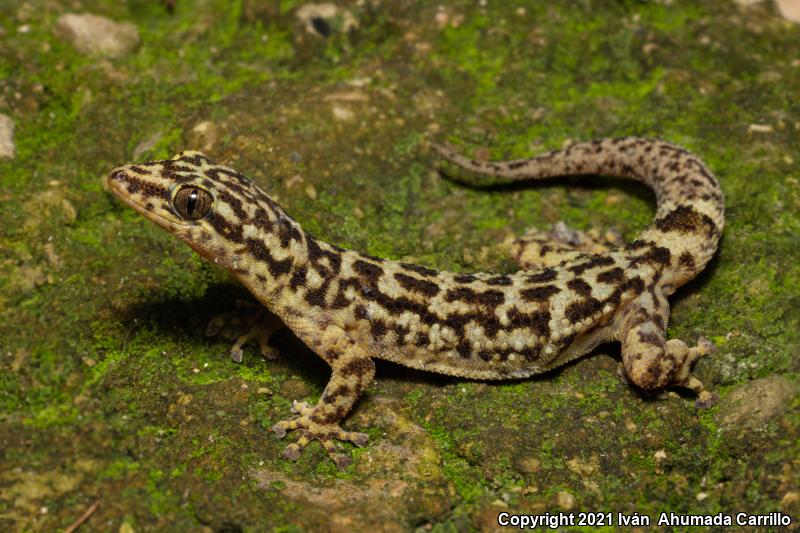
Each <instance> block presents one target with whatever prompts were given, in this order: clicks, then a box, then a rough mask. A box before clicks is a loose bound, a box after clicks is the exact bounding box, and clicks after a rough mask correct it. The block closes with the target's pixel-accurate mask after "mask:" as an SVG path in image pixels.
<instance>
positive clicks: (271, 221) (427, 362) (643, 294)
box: [107, 137, 724, 466]
mask: <svg viewBox="0 0 800 533" xmlns="http://www.w3.org/2000/svg"><path fill="white" fill-rule="evenodd" d="M434 147H435V148H436V149H437V150H438V151H439V152H440V153H441V155H443V156H444V157H445V158H446V159H448V160H449V161H451V162H452V163H454V164H455V165H457V166H458V167H462V168H464V169H466V170H468V171H471V172H472V173H474V174H478V175H484V176H490V177H491V178H490V179H491V183H504V182H511V181H515V180H521V179H539V178H548V177H556V176H561V175H612V176H621V177H628V178H632V179H635V180H637V181H640V182H642V183H644V184H645V185H647V186H649V187H650V188H651V189H653V190H654V191H655V194H656V199H657V212H656V218H655V220H654V221H653V223H651V224H650V225H649V226H648V227H647V228H646V229H645V230H644V231H643V232H642V233H641V235H640V236H639V238H638V239H636V240H635V241H634V242H633V243H630V244H627V245H625V246H622V247H618V248H616V249H611V250H607V251H604V252H601V253H585V252H581V251H580V250H576V249H570V247H569V245H567V244H564V243H561V244H553V245H549V244H548V243H544V242H540V241H537V240H535V239H534V240H530V241H527V242H526V241H525V240H524V239H523V240H522V241H520V243H519V246H518V251H519V253H518V254H517V255H518V259H519V261H520V264H521V266H522V268H523V269H522V270H520V271H518V272H516V273H513V274H490V273H476V274H459V273H453V272H447V271H440V270H434V269H430V268H427V267H423V266H418V265H413V264H408V263H403V262H398V261H393V260H389V259H381V258H376V257H372V256H369V255H365V254H362V253H359V252H357V251H352V250H345V249H342V248H339V247H337V246H334V245H331V244H328V243H325V242H323V241H321V240H319V239H316V238H315V237H313V236H312V235H310V234H308V233H306V232H305V231H303V229H302V228H301V227H300V225H299V224H298V223H297V222H296V221H295V220H294V219H292V218H291V217H290V216H289V215H288V214H286V212H285V211H284V210H283V209H282V208H281V207H280V206H279V205H278V204H277V203H275V202H274V201H273V200H272V199H271V198H270V197H269V196H268V195H267V194H266V193H265V192H264V191H262V190H261V189H260V188H259V187H257V186H256V185H255V184H253V183H252V182H251V181H250V180H248V179H247V178H246V177H245V176H243V175H242V174H240V173H239V172H237V171H235V170H233V169H231V168H228V167H225V166H222V165H218V164H216V163H215V162H214V161H212V160H211V159H209V158H208V157H206V156H205V155H203V154H201V153H199V152H193V151H190V152H182V153H180V154H178V155H176V156H175V157H174V158H172V159H169V160H164V161H154V162H148V163H142V164H133V165H125V166H121V167H117V168H116V169H114V170H113V171H112V172H111V173H110V174H109V176H108V179H107V183H108V185H109V189H110V190H111V191H112V192H113V193H114V194H115V195H116V196H118V197H119V198H120V199H122V201H123V202H125V203H126V204H128V205H130V206H131V207H133V208H134V209H136V210H137V211H138V212H140V213H141V214H143V215H144V216H145V217H146V218H148V219H149V220H151V221H152V222H154V223H156V224H157V225H158V226H160V227H162V228H164V229H166V230H167V231H169V232H170V233H172V234H173V235H175V236H176V237H178V238H179V239H181V240H183V241H184V242H186V243H187V244H188V245H189V246H191V247H192V248H193V249H194V250H196V251H197V252H198V253H200V254H201V255H202V256H204V257H205V258H207V259H209V260H211V261H212V262H214V263H215V264H217V265H219V266H222V267H224V268H226V269H228V270H230V271H231V272H232V273H233V274H234V275H235V276H236V277H237V278H238V279H239V281H241V283H243V284H244V285H245V286H246V287H247V288H248V289H249V290H250V292H252V293H253V295H254V296H255V297H256V298H257V299H258V300H259V301H260V302H261V303H262V304H263V305H264V306H265V307H266V309H268V310H269V312H270V313H272V315H274V316H276V317H278V318H279V319H280V321H282V322H283V324H285V325H286V326H287V327H288V328H289V329H291V330H292V331H293V332H294V333H295V334H296V335H297V336H298V337H299V338H300V339H301V340H302V341H303V342H304V343H305V344H306V345H308V346H309V348H311V349H312V350H313V351H314V352H316V353H317V354H318V355H319V356H320V357H322V358H323V359H324V360H325V361H326V362H327V363H328V364H329V365H330V367H331V370H332V375H331V379H330V381H329V383H328V384H327V386H326V387H325V390H324V391H323V393H322V396H321V398H320V400H319V402H318V403H317V404H316V405H313V406H309V405H307V404H305V403H299V402H296V403H295V405H294V407H293V410H294V411H295V412H296V413H297V414H298V416H297V417H296V418H294V419H291V420H286V421H282V422H278V423H277V424H275V426H274V427H273V429H274V431H275V432H276V433H277V434H278V435H279V436H283V435H284V434H285V433H286V431H287V430H293V429H299V430H301V431H300V437H299V439H298V441H297V442H296V443H293V444H290V445H289V446H288V447H287V449H286V452H285V455H286V456H287V457H289V458H297V457H298V456H299V452H300V449H301V448H302V447H303V446H305V445H306V444H308V442H310V441H311V440H315V439H316V440H319V441H320V442H321V443H322V445H323V446H324V447H325V449H326V450H327V451H328V452H329V454H330V455H331V457H332V458H333V459H334V460H335V461H336V463H337V464H338V465H340V466H343V465H345V464H347V462H348V460H349V456H346V455H343V454H340V453H338V451H337V447H336V445H335V443H334V441H335V440H337V439H338V440H348V441H351V442H354V443H355V444H357V445H363V444H365V443H366V440H367V438H366V435H365V434H362V433H355V432H349V431H345V430H343V429H342V428H341V427H340V426H339V423H340V421H341V420H342V419H343V418H344V417H345V416H346V415H347V413H348V412H349V411H350V410H351V408H352V406H353V404H354V403H355V402H356V401H357V399H358V398H359V396H360V395H361V393H362V392H363V391H364V390H365V389H366V387H367V386H368V385H369V383H370V382H371V380H372V378H373V376H374V372H375V367H374V363H373V361H372V359H374V358H380V359H387V360H391V361H394V362H397V363H399V364H402V365H405V366H408V367H412V368H417V369H421V370H427V371H432V372H439V373H442V374H448V375H453V376H461V377H465V378H475V379H485V380H499V379H514V378H523V377H527V376H530V375H533V374H537V373H541V372H545V371H547V370H550V369H552V368H555V367H558V366H560V365H563V364H565V363H566V362H568V361H571V360H573V359H575V358H577V357H580V356H582V355H584V354H586V353H588V352H589V351H591V350H592V349H593V348H594V347H596V346H597V345H598V344H600V343H603V342H607V341H619V342H621V344H622V360H623V367H624V370H625V374H626V375H627V378H628V379H629V380H630V381H631V382H632V383H634V384H635V385H637V386H638V387H640V388H642V389H646V390H656V389H661V388H664V387H672V386H680V387H687V388H689V389H692V390H694V391H695V392H697V393H698V402H699V403H707V402H709V401H710V398H711V395H710V393H708V392H707V391H705V390H704V388H703V384H702V383H701V382H700V381H699V380H698V379H697V378H696V377H694V376H693V375H692V374H691V366H692V364H693V363H694V361H695V360H697V359H698V358H699V357H701V356H703V355H705V354H707V353H709V351H710V349H711V345H710V343H708V341H706V340H705V339H703V338H701V340H700V342H699V343H698V345H697V346H695V347H692V348H690V347H688V346H687V345H686V344H685V343H684V342H683V341H681V340H677V339H671V340H667V339H666V338H665V332H666V325H667V321H668V318H669V304H668V302H667V297H668V296H669V295H670V294H672V293H673V292H674V291H675V290H676V289H677V288H678V287H679V286H680V285H682V284H684V283H686V282H687V281H688V280H690V279H691V278H693V277H694V276H695V275H697V273H698V272H700V271H701V270H702V269H703V267H704V266H705V265H706V264H707V263H708V261H709V260H710V259H711V257H712V256H713V254H714V253H715V251H716V249H717V244H718V241H719V238H720V235H721V233H722V229H723V225H724V204H723V198H722V193H721V191H720V188H719V184H718V183H717V180H716V179H715V178H714V176H713V175H712V174H711V173H710V172H709V171H708V169H707V168H706V167H705V165H704V164H703V163H702V162H701V161H700V160H699V159H698V158H697V157H695V156H694V155H692V154H690V153H689V152H687V151H686V150H684V149H682V148H679V147H677V146H675V145H672V144H669V143H666V142H663V141H657V140H650V139H641V138H633V137H631V138H622V139H605V140H602V141H594V142H587V143H578V144H573V145H571V146H569V147H568V148H565V149H563V150H556V151H553V152H549V153H546V154H543V155H540V156H536V157H533V158H531V159H525V160H516V161H506V162H481V161H476V160H471V159H468V158H466V157H464V156H462V155H459V154H457V153H455V152H453V151H452V150H450V149H449V148H445V147H442V146H437V145H434ZM477 183H481V182H480V181H477ZM484 183H486V182H484ZM265 327H266V326H265ZM269 328H270V330H272V329H274V327H273V326H269ZM262 333H263V331H262ZM251 337H252V335H251V336H250V337H247V338H251ZM237 344H238V345H239V347H240V345H241V343H237ZM240 353H241V351H240V350H239V354H240Z"/></svg>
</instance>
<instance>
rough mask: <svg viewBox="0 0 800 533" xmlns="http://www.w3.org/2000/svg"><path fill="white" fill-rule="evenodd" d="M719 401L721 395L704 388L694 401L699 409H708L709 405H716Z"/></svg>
mask: <svg viewBox="0 0 800 533" xmlns="http://www.w3.org/2000/svg"><path fill="white" fill-rule="evenodd" d="M718 401H719V396H718V395H717V394H715V393H713V392H709V391H707V390H704V391H701V392H700V394H698V395H697V399H696V400H695V401H694V406H695V407H696V408H698V409H708V408H709V407H713V406H714V405H716V404H717V402H718Z"/></svg>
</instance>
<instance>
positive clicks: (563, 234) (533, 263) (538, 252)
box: [511, 222, 624, 269]
mask: <svg viewBox="0 0 800 533" xmlns="http://www.w3.org/2000/svg"><path fill="white" fill-rule="evenodd" d="M623 244H624V242H623V241H622V238H621V237H620V236H619V234H617V233H616V232H614V231H607V232H606V233H605V235H600V233H599V232H598V231H596V230H589V231H578V230H574V229H571V228H569V227H568V226H567V225H566V224H565V223H564V222H558V223H556V224H554V225H553V227H552V229H550V230H539V229H535V228H534V229H530V230H528V231H527V232H526V233H525V234H524V235H523V236H522V237H520V238H519V239H517V240H516V241H514V243H513V244H512V246H511V253H512V255H513V256H514V259H515V260H516V261H517V263H519V265H520V266H521V267H522V268H524V269H536V268H546V267H552V266H556V265H559V264H561V263H563V262H564V261H568V260H571V259H576V258H578V257H580V256H582V255H587V254H597V253H602V252H607V251H609V250H611V249H613V248H617V247H620V246H622V245H623Z"/></svg>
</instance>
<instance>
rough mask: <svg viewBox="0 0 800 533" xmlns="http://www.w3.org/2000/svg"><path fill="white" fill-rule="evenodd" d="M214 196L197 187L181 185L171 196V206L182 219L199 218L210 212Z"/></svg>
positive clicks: (193, 219)
mask: <svg viewBox="0 0 800 533" xmlns="http://www.w3.org/2000/svg"><path fill="white" fill-rule="evenodd" d="M212 203H214V198H213V197H212V196H211V195H210V194H209V193H208V192H206V191H204V190H203V189H200V188H198V187H192V186H187V187H182V188H181V189H179V190H178V192H177V193H175V196H174V197H173V198H172V208H173V209H174V210H175V212H176V213H177V214H178V216H180V217H181V218H182V219H184V220H192V221H195V220H200V219H202V218H204V217H205V216H206V215H208V213H210V212H211V204H212Z"/></svg>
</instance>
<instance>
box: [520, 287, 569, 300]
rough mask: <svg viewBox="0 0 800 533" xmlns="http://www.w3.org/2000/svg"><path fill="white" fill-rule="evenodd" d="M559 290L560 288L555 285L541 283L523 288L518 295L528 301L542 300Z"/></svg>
mask: <svg viewBox="0 0 800 533" xmlns="http://www.w3.org/2000/svg"><path fill="white" fill-rule="evenodd" d="M559 292H561V289H559V288H558V287H556V286H555V285H542V286H541V287H531V288H530V289H523V290H521V291H520V293H519V295H520V296H521V297H522V299H523V300H526V301H529V302H544V301H546V300H548V299H549V298H550V297H551V296H553V295H554V294H558V293H559Z"/></svg>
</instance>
